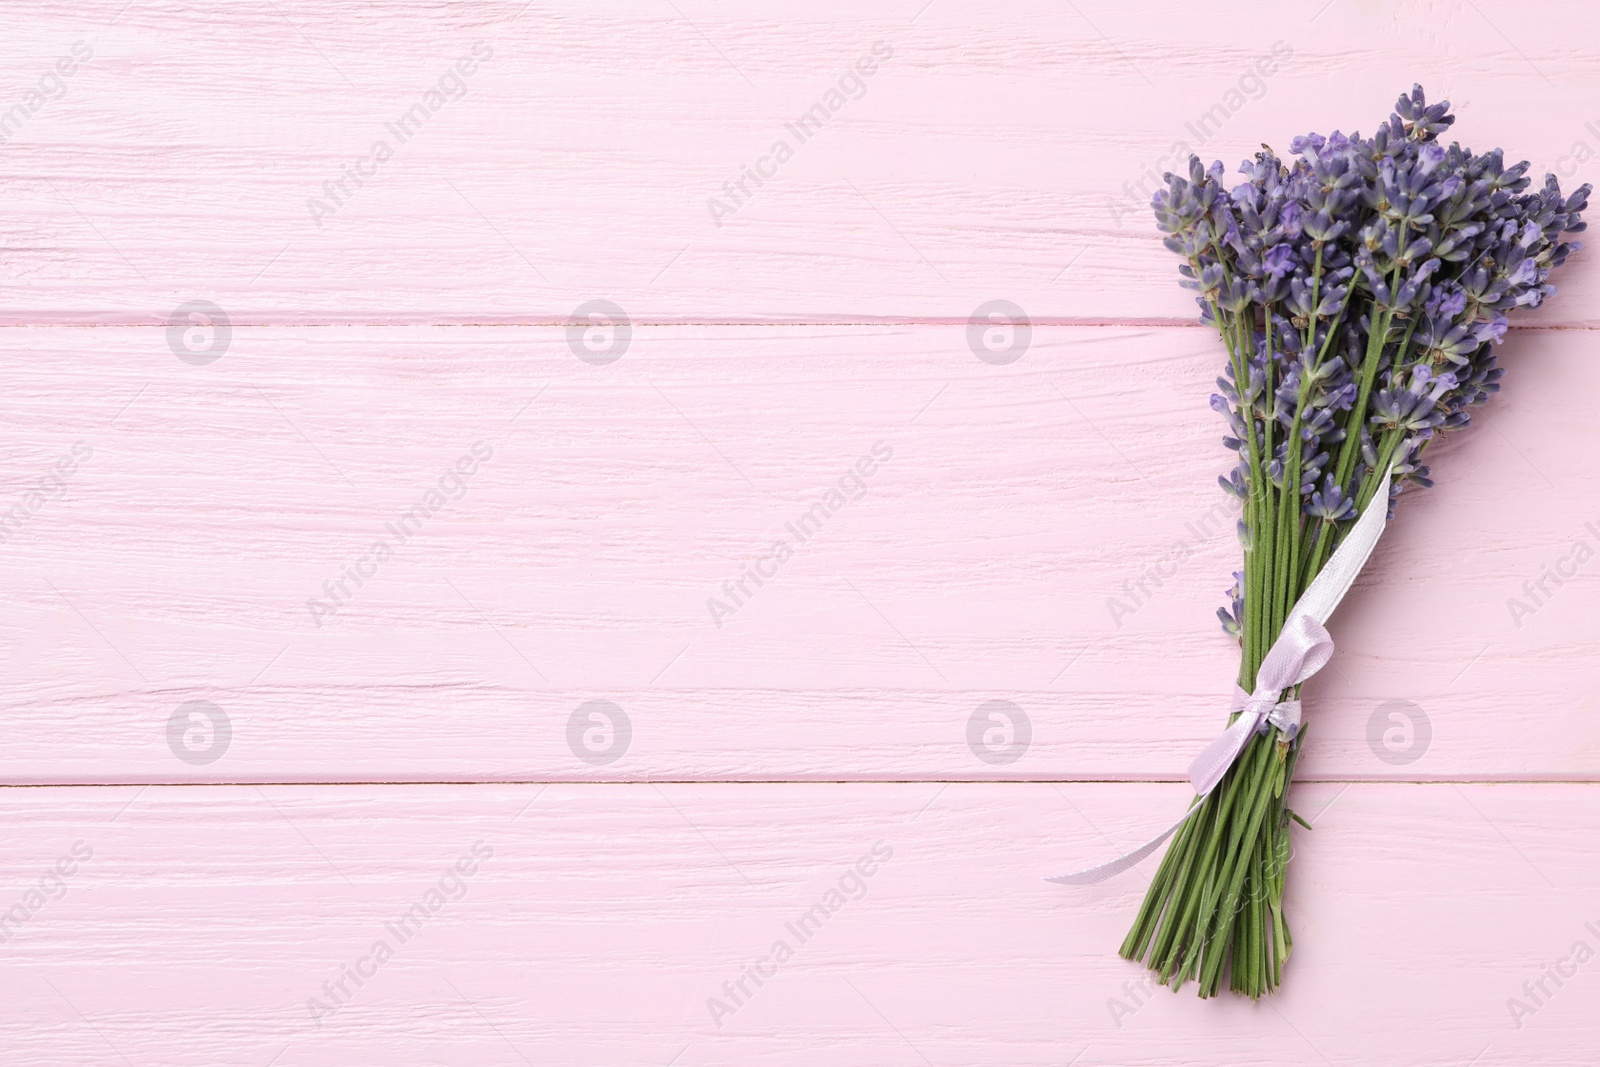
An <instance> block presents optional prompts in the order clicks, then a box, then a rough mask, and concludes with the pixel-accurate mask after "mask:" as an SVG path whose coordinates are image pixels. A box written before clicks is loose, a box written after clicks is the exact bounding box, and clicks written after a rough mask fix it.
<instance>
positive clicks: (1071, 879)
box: [1045, 804, 1200, 885]
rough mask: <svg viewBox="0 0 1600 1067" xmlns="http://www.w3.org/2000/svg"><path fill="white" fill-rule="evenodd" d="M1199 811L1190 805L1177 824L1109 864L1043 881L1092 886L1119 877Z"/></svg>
mask: <svg viewBox="0 0 1600 1067" xmlns="http://www.w3.org/2000/svg"><path fill="white" fill-rule="evenodd" d="M1199 810H1200V805H1199V804H1194V805H1191V806H1190V808H1189V810H1188V811H1186V812H1184V813H1183V815H1182V816H1180V817H1179V819H1178V821H1177V822H1175V823H1173V824H1172V825H1171V826H1169V827H1167V828H1166V829H1165V830H1163V831H1161V835H1160V836H1159V837H1157V838H1155V839H1154V840H1153V841H1150V842H1147V843H1146V844H1143V845H1140V846H1139V847H1138V848H1136V849H1134V850H1133V851H1132V852H1128V853H1124V854H1123V855H1121V856H1118V857H1117V858H1116V859H1114V860H1112V861H1111V862H1110V863H1102V864H1101V865H1100V866H1098V867H1090V868H1089V869H1088V870H1084V871H1074V872H1072V873H1071V874H1062V875H1057V876H1056V877H1054V878H1046V879H1045V881H1047V882H1056V883H1057V884H1059V885H1094V884H1095V883H1096V882H1103V881H1105V880H1106V879H1107V878H1111V877H1113V876H1115V875H1119V874H1121V873H1122V872H1123V871H1125V870H1127V869H1128V868H1129V867H1132V866H1134V865H1135V864H1137V863H1138V862H1139V861H1140V860H1142V859H1144V858H1145V857H1146V856H1148V855H1150V853H1152V852H1154V851H1155V850H1156V849H1158V848H1160V847H1161V843H1162V842H1163V841H1165V840H1166V839H1167V838H1169V837H1171V836H1172V835H1173V834H1175V833H1177V831H1178V827H1180V826H1182V825H1183V824H1184V823H1185V822H1187V821H1188V820H1189V817H1190V816H1191V815H1193V814H1194V813H1195V812H1197V811H1199Z"/></svg>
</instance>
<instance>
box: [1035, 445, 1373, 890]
mask: <svg viewBox="0 0 1600 1067" xmlns="http://www.w3.org/2000/svg"><path fill="white" fill-rule="evenodd" d="M1393 473H1394V472H1393V469H1392V468H1391V469H1389V470H1385V471H1384V472H1383V478H1382V479H1381V480H1380V481H1379V482H1378V489H1377V491H1376V492H1375V493H1373V494H1372V500H1371V501H1370V502H1369V503H1368V504H1367V510H1366V511H1364V512H1362V514H1361V517H1360V518H1358V519H1357V520H1356V522H1355V525H1354V526H1352V527H1351V528H1350V532H1349V533H1347V534H1345V537H1344V540H1343V541H1342V542H1340V544H1339V547H1338V548H1337V549H1335V550H1334V553H1333V555H1332V556H1331V557H1330V558H1329V559H1328V562H1327V563H1326V564H1324V565H1323V568H1322V572H1321V573H1320V574H1318V575H1317V576H1316V577H1315V578H1314V579H1312V581H1311V584H1310V585H1309V586H1307V587H1306V591H1305V592H1304V593H1302V594H1301V596H1300V599H1299V600H1297V601H1295V605H1294V608H1293V609H1291V610H1290V612H1289V617H1288V618H1287V619H1285V620H1284V623H1283V630H1282V632H1280V633H1279V634H1278V639H1277V640H1276V641H1274V642H1273V643H1272V647H1271V648H1270V649H1268V650H1267V654H1266V656H1265V657H1263V658H1262V660H1261V669H1260V670H1258V671H1257V672H1256V690H1255V692H1254V693H1246V692H1245V691H1244V690H1243V689H1240V688H1238V687H1235V689H1234V696H1233V710H1234V711H1236V712H1239V717H1238V718H1237V719H1234V720H1233V723H1232V724H1231V725H1230V726H1229V727H1228V728H1227V729H1226V730H1224V731H1223V732H1222V733H1221V734H1219V735H1218V736H1217V738H1216V739H1215V740H1213V741H1212V742H1211V743H1210V744H1209V745H1207V746H1206V747H1205V751H1203V752H1201V753H1200V755H1198V756H1196V757H1195V759H1194V762H1193V763H1191V764H1190V765H1189V782H1190V784H1191V785H1193V786H1194V791H1195V793H1196V794H1197V798H1196V799H1198V798H1199V797H1204V796H1205V795H1206V794H1207V793H1209V792H1211V791H1212V790H1213V789H1215V788H1216V787H1217V783H1219V782H1221V781H1222V778H1223V776H1224V775H1226V774H1227V773H1228V768H1230V767H1232V766H1233V764H1234V761H1236V760H1237V759H1238V758H1239V754H1240V753H1241V752H1243V751H1244V747H1245V745H1247V744H1249V742H1250V737H1251V735H1253V734H1255V733H1256V732H1257V731H1260V732H1263V733H1265V732H1266V731H1267V730H1268V729H1270V728H1272V727H1276V728H1277V729H1278V730H1279V731H1280V732H1281V733H1282V734H1283V735H1284V737H1285V738H1293V737H1294V735H1295V734H1297V733H1298V732H1299V731H1300V702H1299V701H1298V700H1282V699H1281V698H1282V697H1283V694H1284V692H1285V691H1286V690H1289V689H1293V688H1294V687H1295V686H1297V685H1299V684H1301V683H1302V682H1304V681H1305V680H1306V679H1307V678H1310V677H1311V676H1312V675H1313V674H1316V673H1317V672H1318V671H1320V670H1321V669H1322V668H1323V667H1325V666H1327V663H1328V660H1329V659H1330V658H1332V656H1333V639H1332V638H1331V637H1329V636H1328V631H1327V628H1326V627H1325V625H1324V624H1325V623H1326V622H1327V621H1328V616H1329V615H1332V614H1333V609H1334V608H1336V607H1338V606H1339V601H1341V600H1343V599H1344V595H1345V593H1347V592H1349V590H1350V585H1351V583H1352V582H1354V581H1355V580H1356V575H1358V574H1360V573H1361V568H1362V567H1364V566H1366V564H1367V558H1368V557H1369V556H1371V555H1372V550H1373V549H1374V548H1375V547H1377V544H1378V538H1380V537H1382V536H1383V529H1384V523H1385V522H1386V521H1387V519H1388V516H1389V483H1390V480H1391V476H1392V475H1393ZM1197 810H1199V805H1198V804H1191V805H1190V807H1189V810H1188V811H1186V812H1184V813H1183V815H1182V816H1181V817H1180V818H1179V819H1178V821H1177V822H1175V823H1173V824H1172V825H1171V826H1169V827H1167V828H1166V829H1165V830H1164V831H1162V833H1161V836H1159V837H1157V838H1156V839H1155V840H1153V841H1151V842H1149V843H1148V844H1144V845H1141V846H1140V847H1138V848H1136V849H1134V850H1133V851H1132V852H1129V853H1127V854H1125V855H1122V856H1118V857H1117V858H1116V859H1114V860H1112V861H1111V862H1110V863H1102V864H1101V865H1100V866H1098V867H1090V868H1089V869H1088V870H1083V871H1075V872H1074V873H1072V874H1063V875H1061V876H1060V877H1057V878H1047V879H1045V881H1047V882H1060V883H1062V884H1063V885H1093V884H1094V883H1095V882H1102V881H1105V880H1106V879H1107V878H1110V877H1111V876H1112V875H1116V874H1121V873H1122V872H1123V871H1125V870H1127V869H1128V868H1129V867H1132V866H1133V865H1134V864H1136V863H1138V862H1139V861H1140V860H1142V859H1144V858H1145V857H1146V856H1148V855H1150V853H1152V852H1154V851H1155V850H1156V849H1157V848H1159V847H1160V845H1161V842H1163V841H1165V840H1166V839H1167V838H1169V837H1171V836H1172V835H1173V833H1175V832H1176V831H1177V829H1178V827H1180V826H1182V825H1183V824H1184V821H1185V820H1187V819H1188V818H1189V816H1191V815H1193V814H1194V813H1195V812H1196V811H1197Z"/></svg>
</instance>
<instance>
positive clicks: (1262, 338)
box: [1122, 86, 1590, 997]
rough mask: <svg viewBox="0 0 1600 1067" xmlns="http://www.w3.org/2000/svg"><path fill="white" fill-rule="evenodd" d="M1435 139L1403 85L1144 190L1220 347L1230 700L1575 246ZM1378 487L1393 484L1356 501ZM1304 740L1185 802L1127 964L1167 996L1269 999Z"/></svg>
mask: <svg viewBox="0 0 1600 1067" xmlns="http://www.w3.org/2000/svg"><path fill="white" fill-rule="evenodd" d="M1453 122H1454V118H1453V116H1451V115H1450V114H1449V104H1448V102H1446V103H1441V104H1435V105H1432V106H1430V105H1428V104H1427V103H1426V100H1425V97H1424V94H1423V91H1422V89H1421V87H1420V86H1418V87H1416V88H1414V89H1413V90H1412V92H1411V93H1410V94H1407V95H1403V96H1401V97H1400V99H1399V102H1398V103H1397V104H1396V106H1395V111H1394V114H1392V115H1391V116H1390V118H1389V120H1388V121H1387V122H1386V123H1384V124H1383V125H1382V126H1380V127H1379V128H1378V130H1377V131H1376V133H1375V134H1374V135H1373V136H1371V137H1362V136H1360V135H1358V134H1353V135H1350V136H1345V135H1343V134H1340V133H1338V132H1335V133H1333V134H1331V135H1329V136H1326V137H1324V136H1322V135H1320V134H1310V135H1307V136H1304V137H1297V138H1295V139H1294V142H1293V143H1292V145H1291V153H1292V157H1291V161H1289V162H1285V161H1283V160H1280V159H1279V158H1278V157H1277V156H1275V155H1274V154H1273V153H1272V152H1271V150H1270V149H1264V150H1263V151H1262V152H1260V153H1258V154H1257V156H1256V158H1255V159H1254V161H1246V162H1245V163H1244V164H1242V165H1241V167H1240V172H1241V173H1243V174H1244V175H1245V177H1246V180H1245V181H1244V182H1242V183H1241V184H1239V185H1237V186H1236V187H1235V188H1233V189H1231V190H1225V189H1224V188H1223V184H1222V177H1223V169H1222V165H1221V163H1220V162H1219V163H1214V164H1213V165H1212V166H1211V167H1210V168H1209V169H1206V168H1204V167H1203V166H1202V164H1201V162H1200V160H1199V159H1197V158H1191V160H1190V165H1189V174H1188V175H1187V176H1186V177H1185V176H1176V175H1171V174H1169V175H1167V176H1166V181H1167V188H1166V189H1164V190H1163V191H1161V192H1159V193H1157V194H1156V196H1155V199H1154V207H1155V213H1156V219H1157V222H1158V225H1159V226H1160V228H1161V230H1162V232H1163V233H1164V234H1166V238H1165V244H1166V246H1167V247H1168V248H1169V249H1171V250H1172V251H1174V252H1176V253H1177V254H1178V255H1179V256H1180V257H1181V258H1182V259H1183V261H1184V262H1183V265H1182V266H1181V267H1180V268H1179V269H1180V273H1182V274H1183V276H1184V280H1183V284H1184V285H1185V286H1187V287H1189V288H1191V289H1194V290H1196V291H1197V293H1198V296H1197V300H1198V302H1199V304H1200V307H1201V321H1202V322H1204V323H1207V324H1210V325H1213V326H1215V327H1216V329H1217V330H1218V332H1219V334H1220V335H1221V338H1222V341H1223V342H1224V345H1225V347H1226V349H1227V356H1228V360H1227V366H1226V369H1225V372H1224V374H1223V376H1222V377H1221V378H1219V379H1218V386H1219V389H1220V392H1219V393H1218V394H1217V395H1215V396H1213V397H1212V406H1213V407H1214V408H1215V409H1217V410H1218V411H1219V412H1221V413H1222V414H1223V415H1224V416H1225V417H1226V418H1227V419H1228V422H1229V426H1230V435H1229V436H1228V437H1226V438H1225V439H1224V443H1225V444H1226V445H1227V446H1228V447H1229V448H1231V449H1234V450H1236V451H1237V452H1238V453H1239V463H1238V465H1237V467H1236V468H1235V469H1234V470H1233V471H1232V472H1231V473H1230V474H1229V475H1228V476H1226V477H1224V478H1222V479H1220V480H1221V482H1222V485H1223V487H1224V488H1225V489H1226V490H1228V491H1229V492H1232V493H1234V494H1235V495H1237V496H1238V497H1240V498H1241V500H1242V507H1243V515H1242V518H1241V519H1240V522H1239V531H1240V540H1241V543H1242V544H1243V547H1244V565H1243V570H1242V571H1240V572H1238V573H1236V574H1235V576H1234V577H1235V585H1234V587H1233V589H1232V590H1231V591H1230V592H1231V595H1232V604H1231V605H1230V607H1229V608H1225V609H1221V610H1219V612H1218V614H1219V615H1220V616H1221V618H1222V622H1223V628H1224V629H1225V630H1226V631H1227V632H1228V633H1230V634H1232V635H1233V636H1235V637H1237V638H1238V639H1239V642H1240V649H1241V655H1240V664H1239V685H1240V687H1241V688H1242V689H1243V690H1245V691H1246V692H1251V691H1253V689H1254V683H1255V680H1256V675H1257V672H1258V670H1259V668H1260V666H1261V662H1262V659H1263V657H1264V656H1265V655H1266V653H1267V651H1268V649H1270V648H1271V647H1272V644H1273V642H1274V641H1275V640H1276V639H1277V637H1278V634H1279V632H1280V631H1281V630H1282V628H1283V625H1284V620H1285V618H1286V617H1287V616H1288V614H1289V612H1290V611H1291V609H1292V608H1293V607H1294V604H1295V602H1296V601H1297V600H1298V599H1299V597H1300V595H1301V593H1303V592H1304V591H1305V589H1306V587H1307V586H1308V585H1309V584H1310V583H1311V581H1312V579H1313V578H1315V577H1316V575H1317V574H1318V573H1319V572H1320V571H1321V569H1322V567H1323V566H1324V564H1326V563H1327V561H1328V557H1329V555H1330V554H1331V552H1332V551H1333V549H1334V548H1335V547H1336V546H1337V545H1338V543H1339V541H1340V538H1341V537H1342V535H1343V533H1344V532H1345V531H1346V530H1348V529H1349V524H1350V523H1351V521H1352V520H1354V519H1355V518H1356V517H1357V516H1358V515H1359V514H1361V513H1362V512H1364V511H1365V509H1367V508H1369V507H1382V508H1392V503H1393V498H1394V497H1395V496H1398V495H1399V494H1400V493H1401V492H1402V491H1403V490H1405V489H1408V488H1412V487H1426V486H1430V485H1431V484H1432V482H1431V481H1430V480H1429V478H1428V469H1427V467H1425V466H1424V465H1422V463H1421V462H1420V457H1421V455H1422V453H1423V451H1424V450H1425V449H1426V447H1427V445H1428V443H1429V442H1430V441H1431V440H1432V439H1433V438H1434V437H1435V436H1436V434H1437V433H1438V432H1439V431H1443V430H1451V429H1458V428H1460V427H1463V426H1465V425H1467V423H1468V422H1469V421H1470V412H1469V410H1468V409H1469V408H1470V407H1472V406H1473V405H1475V404H1478V403H1481V402H1483V401H1484V400H1486V399H1487V398H1488V395H1489V394H1490V393H1492V392H1494V391H1496V390H1497V389H1498V388H1499V378H1500V376H1501V373H1502V372H1501V370H1500V369H1499V368H1498V367H1496V366H1495V356H1494V346H1495V345H1496V344H1498V343H1499V342H1500V341H1501V339H1502V338H1503V336H1504V334H1505V331H1506V314H1507V313H1508V312H1509V311H1511V310H1512V309H1513V308H1516V307H1531V306H1535V305H1537V304H1539V303H1540V302H1541V301H1543V300H1544V299H1545V298H1547V297H1549V296H1551V295H1552V294H1554V292H1555V289H1554V287H1553V286H1551V285H1549V284H1548V283H1547V281H1546V279H1547V277H1548V275H1549V273H1550V271H1551V270H1552V269H1554V268H1555V267H1557V266H1559V265H1560V264H1561V263H1562V262H1563V261H1564V260H1565V259H1566V257H1567V255H1568V253H1569V252H1570V251H1573V250H1575V249H1577V248H1579V247H1581V245H1579V244H1578V243H1577V242H1572V241H1566V242H1564V241H1562V240H1561V239H1560V238H1561V236H1562V235H1563V234H1566V233H1574V232H1577V231H1579V230H1581V229H1583V223H1582V221H1581V218H1580V213H1581V212H1582V211H1583V210H1584V209H1585V207H1586V206H1587V196H1588V193H1589V191H1590V190H1589V186H1587V185H1585V186H1582V187H1581V188H1579V189H1578V190H1576V191H1575V192H1574V193H1572V194H1571V195H1570V196H1568V197H1563V196H1562V194H1561V191H1560V187H1559V185H1558V184H1557V182H1556V180H1555V178H1554V177H1553V176H1548V177H1546V179H1545V184H1544V186H1543V188H1541V189H1538V190H1535V191H1532V192H1528V191H1526V190H1527V189H1528V186H1529V184H1530V183H1529V180H1528V179H1527V178H1526V177H1525V176H1524V175H1525V172H1526V171H1527V169H1528V165H1527V164H1526V163H1521V164H1518V165H1516V166H1513V167H1506V166H1505V165H1504V162H1503V158H1502V154H1501V152H1500V150H1498V149H1496V150H1494V151H1492V152H1488V153H1483V154H1474V153H1472V152H1470V151H1467V150H1466V149H1463V148H1462V147H1461V146H1460V145H1459V144H1451V145H1450V146H1449V147H1445V146H1444V145H1442V144H1441V143H1440V142H1439V141H1438V135H1439V133H1440V132H1442V131H1443V130H1445V129H1447V128H1448V127H1449V126H1450V125H1451V124H1452V123H1453ZM1386 470H1392V474H1393V479H1394V488H1393V490H1392V491H1391V494H1390V497H1389V498H1386V499H1383V500H1375V499H1373V496H1374V494H1375V493H1376V492H1377V490H1378V486H1379V483H1380V481H1381V478H1382V475H1383V473H1384V471H1386ZM1298 695H1299V693H1298V690H1297V689H1296V690H1294V691H1291V692H1289V693H1285V694H1284V699H1292V698H1297V697H1298ZM1305 737H1306V731H1304V730H1300V731H1298V732H1297V733H1295V734H1294V735H1293V736H1286V735H1285V734H1284V733H1282V732H1281V731H1279V730H1276V729H1274V730H1270V731H1269V732H1266V733H1259V734H1257V735H1255V736H1253V737H1252V738H1251V740H1250V741H1249V742H1248V744H1247V746H1246V747H1245V749H1244V751H1243V753H1242V754H1241V755H1240V757H1239V759H1238V761H1237V762H1236V763H1235V764H1234V765H1233V766H1232V768H1231V769H1230V770H1229V771H1228V773H1227V774H1226V776H1225V777H1224V778H1223V779H1222V781H1221V783H1220V784H1219V785H1218V786H1217V787H1216V788H1215V789H1213V790H1212V791H1211V792H1209V793H1208V794H1206V795H1205V796H1204V797H1202V798H1198V799H1197V800H1196V802H1195V809H1194V810H1193V811H1192V813H1191V815H1190V817H1189V818H1188V820H1187V821H1186V822H1184V823H1183V825H1182V826H1181V827H1180V828H1179V830H1178V831H1177V833H1176V835H1175V837H1174V838H1173V840H1172V842H1171V844H1170V845H1169V846H1168V850H1167V853H1166V855H1165V858H1164V859H1163V860H1162V862H1161V865H1160V867H1159V868H1158V869H1157V871H1156V874H1155V878H1154V880H1153V881H1152V882H1151V885H1150V888H1149V890H1148V892H1147V893H1146V896H1145V900H1144V904H1143V907H1141V908H1140V910H1139V914H1138V917H1137V918H1136V919H1135V921H1134V924H1133V929H1132V930H1131V931H1130V932H1129V934H1128V937H1127V939H1126V940H1125V941H1124V942H1123V945H1122V955H1123V956H1124V957H1126V958H1128V959H1138V960H1143V961H1144V962H1145V963H1146V964H1147V965H1148V966H1149V967H1150V969H1151V970H1152V971H1154V972H1155V974H1156V976H1157V978H1158V980H1159V981H1161V982H1163V983H1165V984H1168V985H1171V986H1172V987H1173V988H1174V989H1176V988H1178V987H1180V986H1182V985H1183V984H1184V983H1186V982H1187V981H1189V980H1190V979H1191V978H1193V979H1196V980H1197V981H1198V983H1199V992H1200V995H1201V996H1202V997H1209V996H1214V995H1216V994H1217V993H1218V992H1219V991H1220V990H1221V988H1222V982H1223V978H1224V974H1225V973H1226V975H1227V976H1228V981H1229V987H1230V988H1231V989H1232V990H1233V991H1234V992H1236V993H1242V994H1245V995H1247V996H1250V997H1260V996H1261V995H1262V994H1263V993H1268V992H1270V991H1272V990H1273V989H1275V988H1276V987H1277V986H1278V985H1279V983H1280V982H1281V981H1282V979H1283V968H1284V963H1285V961H1286V960H1287V959H1288V956H1289V951H1290V947H1291V945H1292V941H1291V938H1290V934H1289V926H1288V923H1287V921H1286V918H1285V915H1284V906H1283V902H1284V886H1285V879H1286V875H1287V872H1288V865H1289V856H1290V851H1291V849H1290V829H1291V823H1294V822H1298V823H1300V825H1301V826H1303V827H1305V828H1307V829H1309V828H1310V827H1309V824H1307V823H1306V822H1305V821H1304V820H1303V819H1301V818H1300V817H1299V816H1297V815H1296V814H1295V813H1294V812H1293V811H1292V810H1291V809H1290V808H1289V805H1288V799H1289V783H1290V780H1291V779H1292V778H1293V775H1294V765H1295V760H1296V758H1297V757H1298V755H1299V752H1300V749H1301V746H1302V744H1303V743H1304V739H1305Z"/></svg>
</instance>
